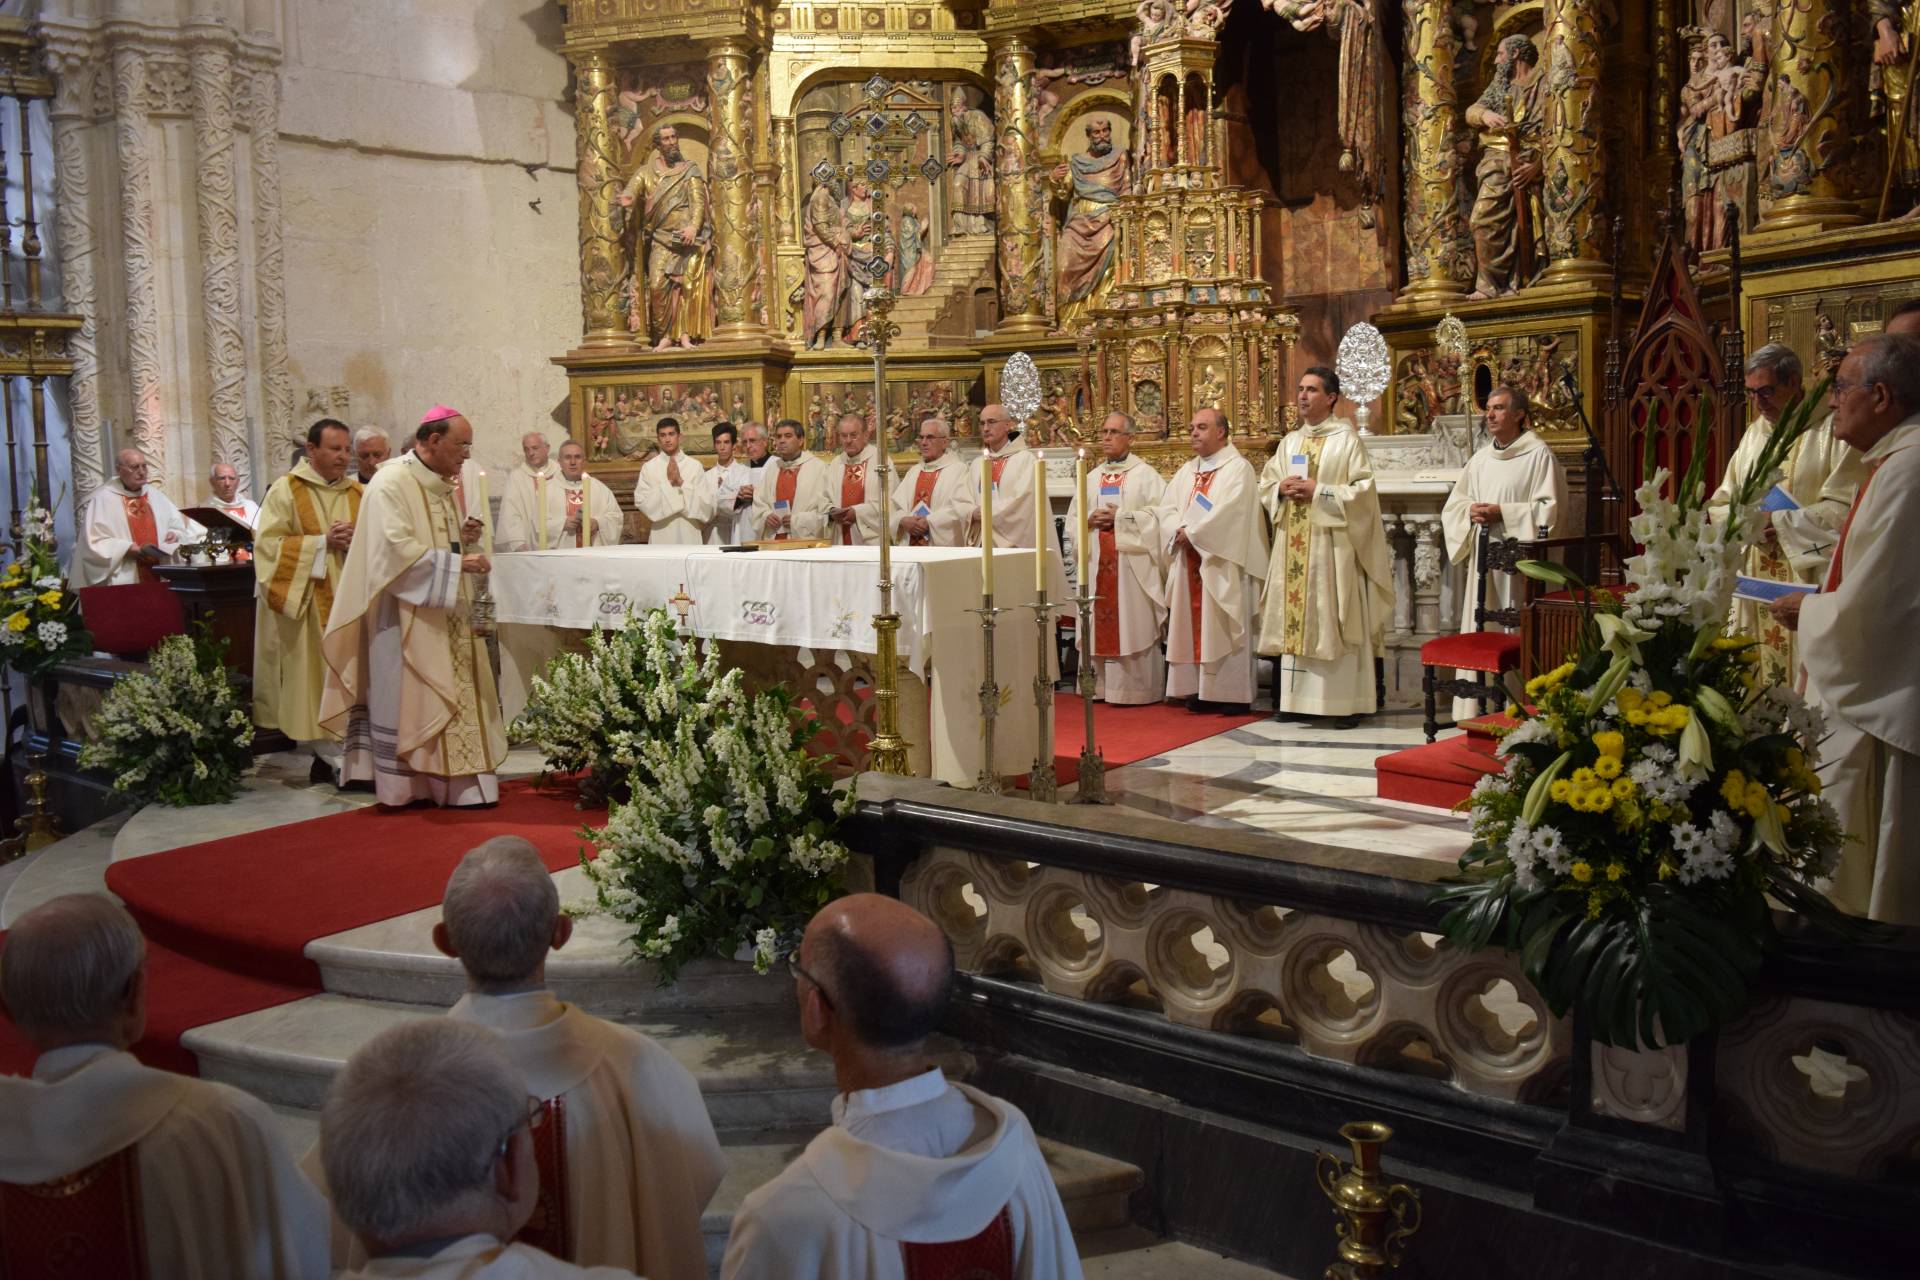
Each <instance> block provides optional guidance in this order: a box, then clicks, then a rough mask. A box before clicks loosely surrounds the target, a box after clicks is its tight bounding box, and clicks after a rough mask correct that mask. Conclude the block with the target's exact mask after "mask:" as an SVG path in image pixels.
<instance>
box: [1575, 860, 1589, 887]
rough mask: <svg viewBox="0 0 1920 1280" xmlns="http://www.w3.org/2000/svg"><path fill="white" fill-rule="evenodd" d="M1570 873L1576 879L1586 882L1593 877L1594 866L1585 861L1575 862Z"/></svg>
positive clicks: (1582, 882)
mask: <svg viewBox="0 0 1920 1280" xmlns="http://www.w3.org/2000/svg"><path fill="white" fill-rule="evenodd" d="M1570 874H1571V875H1572V876H1573V878H1574V879H1575V880H1578V881H1579V882H1580V883H1581V884H1585V883H1586V882H1587V881H1589V880H1591V879H1593V868H1592V867H1590V866H1588V865H1587V864H1586V863H1585V862H1576V863H1574V864H1573V869H1572V871H1571V873H1570Z"/></svg>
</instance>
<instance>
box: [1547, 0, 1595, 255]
mask: <svg viewBox="0 0 1920 1280" xmlns="http://www.w3.org/2000/svg"><path fill="white" fill-rule="evenodd" d="M1606 4H1607V0H1548V3H1547V13H1546V33H1545V38H1546V48H1544V49H1542V50H1541V59H1542V62H1543V63H1544V64H1545V65H1543V66H1542V67H1541V68H1540V70H1541V72H1542V73H1543V74H1544V75H1545V76H1546V77H1547V83H1546V86H1545V88H1544V91H1543V92H1542V94H1541V97H1542V100H1543V101H1545V103H1546V106H1547V137H1546V143H1545V147H1544V149H1543V151H1542V153H1541V160H1542V161H1543V165H1542V169H1543V172H1544V179H1543V186H1542V188H1541V191H1542V195H1541V203H1542V204H1543V205H1544V206H1545V213H1546V224H1547V225H1546V235H1545V237H1544V239H1545V242H1546V243H1545V248H1546V256H1547V260H1548V265H1547V270H1546V272H1545V274H1543V275H1542V276H1541V279H1540V282H1541V283H1542V284H1568V283H1572V282H1574V281H1578V280H1597V279H1601V278H1603V277H1605V276H1606V275H1607V274H1608V270H1609V269H1608V267H1607V264H1606V261H1605V259H1606V256H1607V216H1606V181H1605V169H1606V149H1605V147H1604V146H1603V145H1602V142H1601V136H1600V125H1601V112H1602V102H1601V94H1600V45H1601V38H1602V35H1603V34H1604V32H1603V30H1602V28H1603V26H1604V25H1605V22H1606Z"/></svg>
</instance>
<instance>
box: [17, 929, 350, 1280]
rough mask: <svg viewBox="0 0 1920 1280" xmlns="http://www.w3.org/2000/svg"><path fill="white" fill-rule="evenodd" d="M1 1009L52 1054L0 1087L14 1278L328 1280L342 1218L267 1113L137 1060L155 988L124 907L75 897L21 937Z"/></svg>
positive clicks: (229, 1092)
mask: <svg viewBox="0 0 1920 1280" xmlns="http://www.w3.org/2000/svg"><path fill="white" fill-rule="evenodd" d="M0 1005H3V1006H4V1009H5V1012H6V1015H7V1017H8V1018H9V1019H10V1020H11V1021H12V1022H13V1023H14V1025H15V1026H16V1027H17V1028H18V1029H19V1030H20V1032H21V1033H22V1034H23V1035H24V1036H25V1037H26V1038H27V1039H28V1040H29V1041H31V1042H32V1044H33V1045H34V1047H35V1049H37V1050H38V1052H39V1057H38V1058H37V1059H36V1060H35V1061H34V1064H33V1074H32V1075H31V1076H30V1077H21V1076H0V1219H4V1220H5V1221H6V1224H7V1232H8V1234H7V1237H6V1238H5V1239H4V1240H0V1270H6V1271H7V1272H8V1274H17V1275H21V1276H52V1275H68V1274H70V1275H73V1276H76V1277H80V1276H114V1275H136V1274H137V1275H148V1276H154V1277H172V1276H181V1277H189V1276H222V1277H225V1276H234V1277H240V1276H273V1277H291V1278H293V1280H322V1278H323V1277H325V1276H326V1275H327V1274H328V1261H327V1207H326V1203H325V1202H324V1201H323V1200H322V1199H321V1197H320V1193H319V1192H318V1191H317V1190H316V1189H315V1188H314V1186H313V1184H312V1183H310V1182H308V1181H307V1179H306V1178H305V1177H303V1176H302V1175H301V1173H300V1170H299V1169H298V1168H297V1167H296V1166H295V1165H294V1162H293V1159H292V1157H291V1156H290V1155H289V1154H288V1152H287V1150H286V1148H285V1145H284V1143H283V1141H282V1139H281V1137H280V1125H279V1122H278V1121H277V1120H275V1119H274V1116H273V1113H272V1112H271V1111H269V1110H268V1109H267V1106H266V1104H265V1103H263V1102H261V1101H259V1100H258V1099H256V1098H254V1097H251V1096H250V1095H248V1094H245V1093H242V1092H240V1090H238V1089H235V1088H232V1087H230V1086H228V1085H224V1084H215V1083H213V1082H211V1081H206V1080H196V1079H194V1078H192V1077H191V1076H182V1075H176V1074H174V1073H172V1072H169V1071H160V1070H156V1069H155V1068H153V1067H148V1066H145V1065H143V1064H142V1063H141V1062H140V1061H139V1060H138V1059H136V1058H135V1057H134V1056H133V1055H132V1054H131V1053H129V1052H128V1051H127V1050H128V1047H129V1046H130V1045H132V1044H133V1043H134V1041H136V1040H138V1039H139V1038H140V1036H141V1034H142V1033H143V1030H144V1028H145V1025H146V1010H147V971H146V944H145V942H144V941H143V940H142V939H141V937H140V930H139V928H138V927H137V926H136V925H135V924H134V922H133V918H132V917H131V916H129V915H128V914H127V912H126V910H125V908H123V907H121V906H120V905H119V904H118V903H116V902H114V901H113V900H112V899H111V898H109V897H107V896H106V895H105V894H104V893H99V894H70V895H67V896H65V897H58V898H54V899H52V900H50V901H48V902H46V903H43V904H42V905H40V906H38V907H36V908H34V909H33V910H31V911H28V912H26V913H25V914H24V915H22V916H21V917H20V918H19V919H18V920H16V921H14V924H13V929H12V931H11V932H10V933H9V934H8V936H7V939H6V941H5V943H4V944H3V945H0ZM76 1238H78V1239H80V1240H83V1241H84V1242H85V1249H84V1252H83V1253H80V1254H78V1255H76V1251H75V1240H76Z"/></svg>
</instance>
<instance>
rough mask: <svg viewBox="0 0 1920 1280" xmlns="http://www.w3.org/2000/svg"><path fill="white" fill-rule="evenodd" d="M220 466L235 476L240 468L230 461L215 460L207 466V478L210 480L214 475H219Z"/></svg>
mask: <svg viewBox="0 0 1920 1280" xmlns="http://www.w3.org/2000/svg"><path fill="white" fill-rule="evenodd" d="M222 467H225V468H227V469H228V470H229V471H231V472H233V474H234V475H236V476H237V475H239V474H240V468H238V467H236V466H234V465H233V464H232V463H231V462H216V463H214V464H213V465H212V466H210V467H208V468H207V479H209V480H211V479H213V478H214V477H215V476H217V475H219V474H220V468H222Z"/></svg>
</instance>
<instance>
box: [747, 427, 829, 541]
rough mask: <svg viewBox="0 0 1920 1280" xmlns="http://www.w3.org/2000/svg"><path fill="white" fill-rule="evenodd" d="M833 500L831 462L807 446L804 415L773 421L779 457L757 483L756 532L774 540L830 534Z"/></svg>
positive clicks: (755, 497)
mask: <svg viewBox="0 0 1920 1280" xmlns="http://www.w3.org/2000/svg"><path fill="white" fill-rule="evenodd" d="M832 505H833V501H832V499H831V498H830V497H829V491H828V489H827V464H826V463H824V462H822V461H820V459H819V458H817V457H815V456H814V455H813V454H811V453H809V452H808V451H807V437H806V428H805V427H804V426H802V425H801V424H800V422H799V420H798V419H795V418H782V419H780V421H778V422H776V423H774V424H773V457H772V458H771V459H770V460H768V462H767V465H766V466H765V468H763V469H762V471H761V474H760V481H759V483H758V484H756V485H755V486H754V488H753V527H754V529H755V531H756V532H757V533H758V535H759V536H760V537H761V538H763V539H765V540H767V541H770V542H785V541H788V540H789V539H793V538H824V537H826V534H827V510H828V508H829V507H831V506H832Z"/></svg>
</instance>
